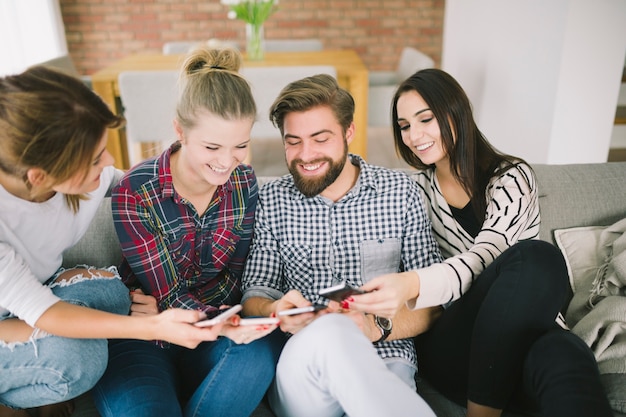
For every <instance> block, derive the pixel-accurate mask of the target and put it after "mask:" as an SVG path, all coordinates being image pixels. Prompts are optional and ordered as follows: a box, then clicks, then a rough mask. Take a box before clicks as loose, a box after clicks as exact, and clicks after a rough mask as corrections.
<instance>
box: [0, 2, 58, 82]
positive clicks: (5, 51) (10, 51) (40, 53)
mask: <svg viewBox="0 0 626 417" xmlns="http://www.w3.org/2000/svg"><path fill="white" fill-rule="evenodd" d="M67 53H68V52H67V42H66V39H65V27H64V25H63V19H62V17H61V7H60V6H59V0H0V76H4V75H8V74H17V73H19V72H22V71H23V70H25V69H26V68H28V67H29V66H31V65H34V64H37V63H39V62H43V61H47V60H49V59H53V58H57V57H60V56H63V55H67Z"/></svg>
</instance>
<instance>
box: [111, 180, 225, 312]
mask: <svg viewBox="0 0 626 417" xmlns="http://www.w3.org/2000/svg"><path fill="white" fill-rule="evenodd" d="M127 185H128V181H127V179H125V180H123V181H122V183H121V184H120V185H118V186H117V187H115V188H114V190H113V192H112V197H111V205H112V211H113V220H114V224H115V230H116V232H117V235H118V238H119V240H120V245H121V247H122V253H123V255H124V258H125V260H126V261H127V262H128V264H129V266H130V268H131V269H132V271H133V274H134V275H135V277H136V278H137V279H138V280H139V282H140V283H141V286H142V287H143V288H144V289H146V290H147V291H148V292H149V293H150V294H151V295H153V296H154V297H155V298H156V300H157V304H158V306H159V309H160V310H166V309H168V308H172V307H175V308H186V309H191V310H201V311H208V310H212V309H213V308H212V307H208V306H205V305H204V304H203V303H202V302H200V301H199V300H198V299H197V298H196V297H194V296H193V294H191V293H190V292H189V291H188V289H187V287H186V285H185V283H184V282H182V280H180V279H179V276H178V270H177V265H176V264H175V263H174V261H173V259H172V256H171V254H170V248H169V246H168V242H167V241H166V239H165V235H164V231H162V230H161V229H160V227H161V223H162V222H161V220H160V219H159V218H157V217H156V216H157V215H156V214H154V213H153V212H152V211H151V210H150V207H149V205H150V204H151V202H149V201H148V202H146V201H144V200H142V199H141V197H140V196H139V195H138V194H137V193H134V192H133V191H132V190H130V189H129V188H127Z"/></svg>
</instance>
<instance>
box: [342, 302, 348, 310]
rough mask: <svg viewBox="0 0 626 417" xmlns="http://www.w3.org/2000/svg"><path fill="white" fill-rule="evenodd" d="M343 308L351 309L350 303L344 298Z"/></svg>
mask: <svg viewBox="0 0 626 417" xmlns="http://www.w3.org/2000/svg"><path fill="white" fill-rule="evenodd" d="M341 308H343V309H345V310H350V304H348V302H347V301H346V300H343V301H342V302H341Z"/></svg>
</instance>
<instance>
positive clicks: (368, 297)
mask: <svg viewBox="0 0 626 417" xmlns="http://www.w3.org/2000/svg"><path fill="white" fill-rule="evenodd" d="M361 289H362V290H364V291H365V292H366V294H360V295H353V296H351V297H349V298H347V299H346V300H345V301H344V303H342V305H341V307H342V308H344V309H350V310H358V311H364V312H367V313H371V314H375V315H377V316H382V317H388V318H392V317H394V316H395V315H396V314H397V313H398V311H399V310H400V309H401V308H402V307H403V306H404V304H405V303H406V302H407V301H408V300H410V299H413V298H416V297H417V296H418V295H419V292H420V280H419V276H418V275H417V273H416V272H415V271H408V272H400V273H396V274H387V275H381V276H379V277H376V278H374V279H373V280H371V281H369V282H368V283H366V284H365V285H363V286H362V287H361Z"/></svg>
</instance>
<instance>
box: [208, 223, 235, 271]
mask: <svg viewBox="0 0 626 417" xmlns="http://www.w3.org/2000/svg"><path fill="white" fill-rule="evenodd" d="M241 232H242V230H241V228H238V227H235V228H233V229H217V230H215V233H214V234H213V245H212V247H211V255H212V256H211V261H212V262H213V265H214V266H215V268H217V269H219V270H222V269H224V268H225V267H226V266H227V265H228V262H229V261H230V259H231V258H232V256H233V254H234V253H235V249H237V244H238V243H239V240H240V238H241ZM207 249H208V248H207Z"/></svg>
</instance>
